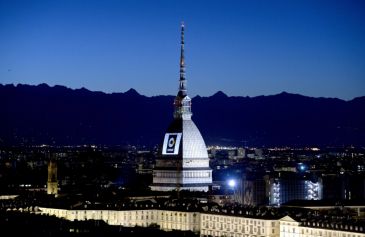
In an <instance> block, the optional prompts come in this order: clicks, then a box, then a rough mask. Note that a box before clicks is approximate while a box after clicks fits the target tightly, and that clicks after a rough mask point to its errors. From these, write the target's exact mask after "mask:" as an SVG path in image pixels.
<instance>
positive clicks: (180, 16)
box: [0, 0, 365, 100]
mask: <svg viewBox="0 0 365 237" xmlns="http://www.w3.org/2000/svg"><path fill="white" fill-rule="evenodd" d="M364 12H365V3H364V1H4V0H2V1H0V35H1V37H0V52H1V55H0V83H1V84H9V83H13V84H17V83H22V84H31V85H37V84H40V83H47V84H49V85H51V86H53V85H64V86H67V87H70V88H81V87H85V88H87V89H89V90H92V91H104V92H108V93H110V92H124V91H127V90H128V89H129V88H134V89H136V90H137V91H138V92H139V93H140V94H143V95H148V96H153V95H171V94H174V92H175V91H176V87H177V85H176V80H177V78H178V73H177V72H178V60H179V48H178V47H176V45H177V44H178V42H179V27H178V26H179V24H180V22H181V21H185V26H186V34H187V35H188V37H187V39H186V42H185V43H186V47H187V50H186V64H187V79H188V81H189V82H188V90H189V94H190V95H191V96H192V97H193V96H195V95H197V94H199V95H202V96H209V95H212V94H214V93H215V92H217V91H219V90H221V91H223V92H225V93H226V94H228V95H230V96H258V95H272V94H277V93H280V92H282V91H287V92H290V93H298V94H302V95H307V96H314V97H337V98H341V99H345V100H350V99H353V98H355V97H359V96H363V95H365V82H364V79H365V14H364Z"/></svg>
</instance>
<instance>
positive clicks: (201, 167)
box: [151, 23, 212, 191]
mask: <svg viewBox="0 0 365 237" xmlns="http://www.w3.org/2000/svg"><path fill="white" fill-rule="evenodd" d="M184 44H185V42H184V23H182V24H181V52H180V80H179V92H178V93H177V95H176V97H175V100H174V107H175V110H174V119H173V121H172V122H171V124H170V126H169V127H168V129H167V132H166V133H165V137H164V141H163V145H162V149H161V151H160V154H159V157H158V158H157V160H156V166H155V168H154V170H153V184H152V185H151V189H152V190H155V191H171V190H177V191H179V190H190V191H208V190H209V185H211V184H212V170H211V169H210V168H209V158H208V152H207V148H206V146H205V142H204V140H203V137H202V135H201V134H200V132H199V130H198V128H197V127H196V125H195V124H194V122H193V121H192V120H191V116H192V112H191V99H190V97H189V96H188V95H187V90H186V88H187V87H186V78H185V57H184Z"/></svg>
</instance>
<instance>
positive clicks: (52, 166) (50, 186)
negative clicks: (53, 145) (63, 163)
mask: <svg viewBox="0 0 365 237" xmlns="http://www.w3.org/2000/svg"><path fill="white" fill-rule="evenodd" d="M47 194H49V195H55V196H57V195H58V181H57V163H56V161H53V160H50V161H49V162H48V180H47Z"/></svg>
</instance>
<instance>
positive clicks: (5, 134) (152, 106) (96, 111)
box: [0, 84, 365, 146]
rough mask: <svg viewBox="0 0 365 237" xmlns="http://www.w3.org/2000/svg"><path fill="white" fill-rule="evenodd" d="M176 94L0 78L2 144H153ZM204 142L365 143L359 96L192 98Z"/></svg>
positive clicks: (364, 100)
mask: <svg viewBox="0 0 365 237" xmlns="http://www.w3.org/2000/svg"><path fill="white" fill-rule="evenodd" d="M173 99H174V96H153V97H146V96H143V95H140V94H138V92H137V91H135V90H134V89H130V90H129V91H127V92H125V93H112V94H106V93H103V92H92V91H89V90H87V89H84V88H82V89H76V90H73V89H69V88H66V87H64V86H54V87H50V86H48V85H46V84H40V85H38V86H30V85H20V84H19V85H17V86H14V85H1V84H0V110H1V113H0V114H1V116H0V145H1V144H2V145H9V144H12V145H19V144H56V145H75V144H106V145H117V144H121V145H124V144H136V145H142V144H146V145H154V144H158V143H160V142H161V141H162V139H163V134H164V131H165V129H166V128H167V126H168V125H169V123H170V121H171V120H172V112H173ZM192 110H193V120H194V121H195V123H196V124H197V126H198V128H199V129H200V131H201V133H202V135H203V137H204V138H205V140H206V143H207V144H220V145H243V144H246V145H249V146H275V145H277V146H284V145H290V146H293V145H295V146H304V145H319V146H322V145H336V146H341V145H365V97H358V98H355V99H353V100H350V101H344V100H340V99H333V98H312V97H307V96H302V95H297V94H289V93H286V92H283V93H280V94H278V95H271V96H257V97H229V96H227V95H225V94H224V93H223V92H217V93H216V94H214V95H213V96H210V97H200V96H196V97H194V98H193V100H192Z"/></svg>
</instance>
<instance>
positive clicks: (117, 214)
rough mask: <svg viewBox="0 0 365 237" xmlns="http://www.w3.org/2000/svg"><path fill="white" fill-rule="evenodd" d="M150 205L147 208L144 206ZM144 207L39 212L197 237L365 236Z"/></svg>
mask: <svg viewBox="0 0 365 237" xmlns="http://www.w3.org/2000/svg"><path fill="white" fill-rule="evenodd" d="M146 208H149V207H146ZM150 208H151V209H143V210H138V209H137V210H68V209H55V208H45V207H39V208H38V209H39V210H40V212H39V213H40V214H46V215H53V216H56V217H59V218H64V219H66V220H70V221H75V220H78V221H85V220H102V221H105V222H106V223H108V224H109V225H118V226H125V227H134V226H141V227H147V226H150V225H159V226H160V228H161V229H162V230H166V231H168V230H181V231H193V232H195V233H200V236H232V237H365V227H364V226H358V225H356V224H347V225H342V224H341V225H339V224H331V223H326V224H324V223H319V222H298V221H296V220H294V219H293V218H291V217H289V216H285V217H282V218H275V217H273V218H260V217H255V218H251V217H245V216H242V215H241V213H236V214H233V213H232V212H231V213H209V212H194V211H191V212H189V211H173V210H159V209H154V208H153V207H152V206H151V207H150Z"/></svg>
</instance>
